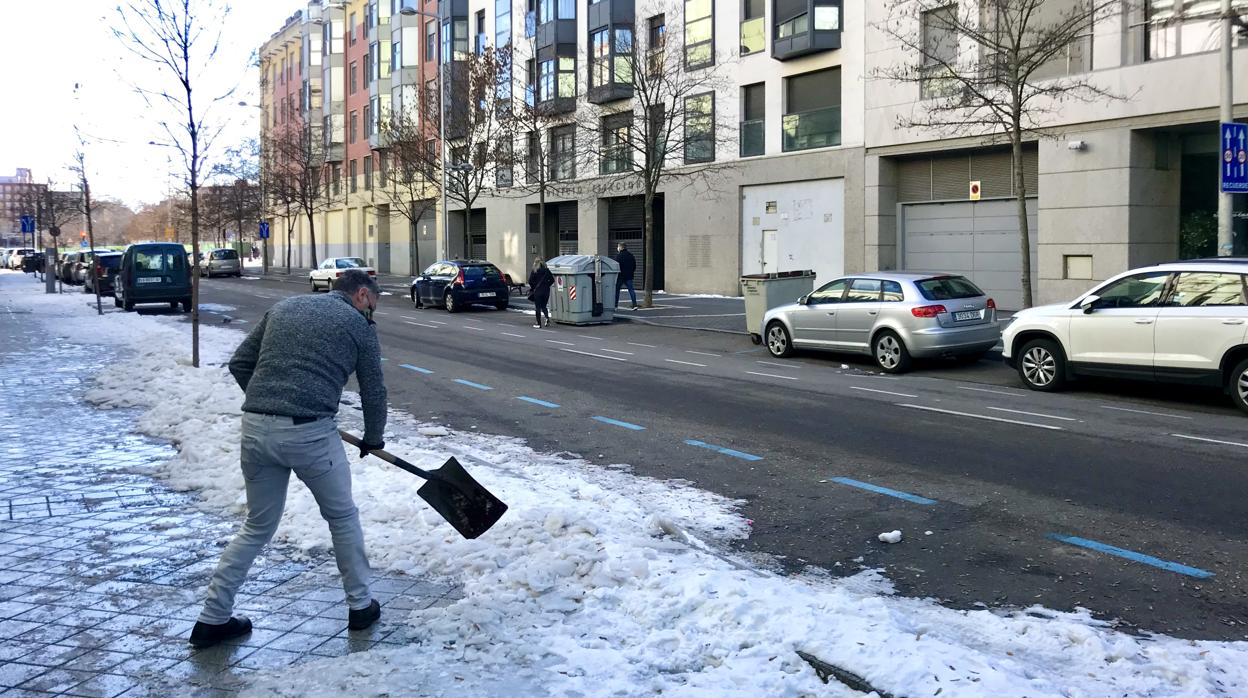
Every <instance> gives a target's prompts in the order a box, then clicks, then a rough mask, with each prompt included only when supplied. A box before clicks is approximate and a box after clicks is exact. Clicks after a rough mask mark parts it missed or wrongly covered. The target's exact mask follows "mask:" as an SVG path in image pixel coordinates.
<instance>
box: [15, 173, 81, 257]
mask: <svg viewBox="0 0 1248 698" xmlns="http://www.w3.org/2000/svg"><path fill="white" fill-rule="evenodd" d="M18 201H19V205H20V206H21V207H22V208H23V209H25V210H26V211H27V213H28V214H29V215H32V216H34V217H35V228H36V229H37V230H40V231H48V233H49V235H52V237H53V239H54V240H53V243H52V249H53V252H54V255H53V257H52V259H49V260H45V262H44V265H45V266H44V269H52V270H53V276H56V269H57V267H58V266H59V258H60V253H59V251H60V245H59V244H58V243H57V241H56V240H57V237H58V236H59V235H60V234H61V227H62V226H65V225H67V224H69V222H70V221H72V220H73V219H74V218H75V217H76V216H77V215H78V202H77V195H76V194H75V193H74V192H69V191H56V190H55V189H54V188H53V184H52V180H48V183H47V185H45V186H42V187H39V188H37V189H33V190H31V191H30V192H28V193H26V194H23V195H20V196H19V198H18ZM53 231H55V233H53ZM45 273H46V272H45Z"/></svg>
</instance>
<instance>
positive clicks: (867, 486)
mask: <svg viewBox="0 0 1248 698" xmlns="http://www.w3.org/2000/svg"><path fill="white" fill-rule="evenodd" d="M832 482H839V483H841V484H842V485H849V486H850V487H857V488H858V489H860V490H867V491H868V492H875V493H876V494H886V495H888V496H889V497H896V498H897V499H904V500H906V501H907V502H911V503H914V504H927V505H931V504H935V503H936V500H935V499H928V498H927V497H920V496H919V495H917V494H910V493H909V492H902V491H901V490H891V489H889V488H887V487H880V486H879V485H872V484H871V483H869V482H862V481H861V480H851V479H850V478H847V477H834V478H832Z"/></svg>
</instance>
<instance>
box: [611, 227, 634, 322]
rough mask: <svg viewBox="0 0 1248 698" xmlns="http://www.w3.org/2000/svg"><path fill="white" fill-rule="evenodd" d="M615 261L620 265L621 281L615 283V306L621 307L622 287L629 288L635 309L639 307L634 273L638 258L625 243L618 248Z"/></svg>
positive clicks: (629, 296) (629, 295)
mask: <svg viewBox="0 0 1248 698" xmlns="http://www.w3.org/2000/svg"><path fill="white" fill-rule="evenodd" d="M616 251H617V253H616V255H615V261H616V263H617V264H619V265H620V276H619V280H618V281H619V282H618V283H616V285H615V307H617V308H618V307H620V288H621V287H623V288H627V289H628V299H629V300H631V301H632V302H633V310H636V309H637V291H636V289H634V288H633V274H634V273H636V271H637V260H636V259H634V258H633V253H632V252H629V251H628V247H627V246H625V244H624V243H622V242H621V243H620V245H619V247H617V248H616Z"/></svg>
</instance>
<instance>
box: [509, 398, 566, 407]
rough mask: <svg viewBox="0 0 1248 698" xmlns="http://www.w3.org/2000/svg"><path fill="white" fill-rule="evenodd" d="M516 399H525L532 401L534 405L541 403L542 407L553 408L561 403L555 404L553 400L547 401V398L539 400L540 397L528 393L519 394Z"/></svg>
mask: <svg viewBox="0 0 1248 698" xmlns="http://www.w3.org/2000/svg"><path fill="white" fill-rule="evenodd" d="M516 399H517V400H524V401H525V402H531V403H533V404H534V405H541V406H542V407H551V408H555V407H558V406H559V405H556V404H555V403H553V402H546V401H545V400H538V399H537V398H535V397H529V396H527V395H517V396H516Z"/></svg>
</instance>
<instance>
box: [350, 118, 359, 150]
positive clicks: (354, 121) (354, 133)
mask: <svg viewBox="0 0 1248 698" xmlns="http://www.w3.org/2000/svg"><path fill="white" fill-rule="evenodd" d="M359 133H360V113H359V112H358V111H353V112H351V140H350V141H349V142H350V143H352V144H354V143H355V141H356V139H357V137H358V136H359Z"/></svg>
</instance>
